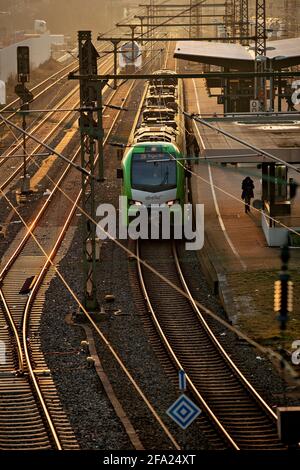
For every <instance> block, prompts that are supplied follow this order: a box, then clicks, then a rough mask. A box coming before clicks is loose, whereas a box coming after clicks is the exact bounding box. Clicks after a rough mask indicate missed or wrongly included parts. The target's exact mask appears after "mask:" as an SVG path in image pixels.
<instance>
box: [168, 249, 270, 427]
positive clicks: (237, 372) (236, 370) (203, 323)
mask: <svg viewBox="0 0 300 470" xmlns="http://www.w3.org/2000/svg"><path fill="white" fill-rule="evenodd" d="M172 250H173V256H174V260H175V264H176V268H177V273H178V275H179V278H180V281H181V284H182V286H183V288H184V291H185V293H186V294H187V296H188V300H189V302H190V304H191V305H192V307H193V310H194V312H195V313H196V315H197V317H198V319H199V321H200V323H201V326H202V327H203V328H204V329H205V331H206V332H207V334H208V336H209V337H210V339H211V340H212V341H213V343H214V344H215V346H216V348H217V349H218V350H219V351H220V353H221V355H222V357H223V358H224V359H225V361H226V362H227V363H228V365H229V366H230V368H231V369H232V371H233V372H234V374H235V375H237V376H238V378H239V379H240V380H241V382H242V383H243V384H244V386H245V387H246V389H247V390H249V391H250V392H251V395H252V396H253V397H254V398H255V400H256V401H257V402H258V403H259V405H261V406H262V408H263V409H264V411H266V413H267V414H269V416H270V417H271V418H273V419H274V420H275V421H277V419H278V418H277V415H276V413H274V411H273V410H272V409H271V408H270V407H269V405H268V404H267V403H266V402H265V400H264V399H263V398H262V397H261V396H260V395H259V393H258V392H257V391H256V390H255V388H254V387H253V386H252V385H251V383H250V382H249V381H248V380H247V379H246V377H245V376H244V374H243V373H242V372H241V371H240V369H239V368H238V367H237V366H236V365H235V363H234V362H233V360H232V359H231V358H230V357H229V355H228V354H227V352H226V351H225V349H224V348H223V346H222V345H221V344H220V342H219V341H218V340H217V338H216V336H215V334H214V333H213V331H212V329H211V328H210V327H209V325H208V323H207V322H206V321H205V319H204V317H203V315H202V313H201V312H200V309H199V303H198V305H197V303H196V302H195V299H194V297H193V296H192V294H191V291H190V290H189V288H188V285H187V282H186V280H185V278H184V275H183V273H182V269H181V266H180V262H179V259H178V253H177V249H176V246H175V243H174V242H173V244H172Z"/></svg>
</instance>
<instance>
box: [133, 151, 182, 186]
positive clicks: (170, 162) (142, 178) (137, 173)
mask: <svg viewBox="0 0 300 470" xmlns="http://www.w3.org/2000/svg"><path fill="white" fill-rule="evenodd" d="M131 185H132V189H139V190H140V191H149V192H159V191H165V190H167V189H173V188H176V160H175V155H170V154H168V153H136V154H133V156H132V170H131Z"/></svg>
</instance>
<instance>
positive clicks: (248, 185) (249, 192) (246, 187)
mask: <svg viewBox="0 0 300 470" xmlns="http://www.w3.org/2000/svg"><path fill="white" fill-rule="evenodd" d="M253 189H254V183H253V180H252V179H251V178H250V177H249V176H247V177H246V178H245V179H244V180H243V182H242V190H243V192H242V199H245V198H246V197H248V198H252V197H254V192H253Z"/></svg>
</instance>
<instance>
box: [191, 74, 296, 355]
mask: <svg viewBox="0 0 300 470" xmlns="http://www.w3.org/2000/svg"><path fill="white" fill-rule="evenodd" d="M185 96H186V110H187V111H188V112H191V113H203V114H205V113H210V114H211V113H212V112H217V113H218V112H220V113H221V112H222V106H221V105H218V104H217V101H216V98H209V96H208V94H207V90H206V88H205V84H204V80H200V79H199V80H190V81H188V80H186V81H185ZM200 108H201V109H200ZM197 126H198V124H197ZM199 127H203V126H201V125H199ZM216 135H217V133H216ZM195 136H196V137H197V141H199V138H200V137H202V138H203V133H202V128H200V129H199V134H198V136H197V132H195ZM204 138H206V139H208V134H207V135H206V137H204ZM199 143H200V142H199ZM223 144H224V145H225V144H227V145H228V148H230V146H231V145H232V144H231V143H230V142H229V141H227V138H226V139H223ZM223 144H222V145H223ZM210 146H211V147H213V143H212V142H210ZM192 170H193V176H192V178H191V189H192V197H193V203H194V204H196V203H198V204H204V212H205V244H204V248H203V250H201V252H199V259H200V262H201V264H202V267H203V268H204V270H205V271H206V273H207V276H208V278H209V279H210V280H211V281H212V283H213V284H214V286H215V287H216V286H217V289H218V290H219V294H220V297H221V299H222V301H223V304H224V307H225V309H226V311H227V314H228V316H229V318H230V319H231V320H232V322H233V323H235V324H237V325H238V326H240V327H241V329H243V330H244V331H246V332H247V333H248V334H250V335H251V336H252V337H254V338H255V339H257V340H260V339H261V341H262V342H268V341H270V343H273V341H277V340H278V335H279V331H278V322H277V321H276V315H275V314H274V312H273V296H274V294H273V292H274V281H275V280H276V279H277V277H278V271H279V270H280V269H281V260H280V248H278V247H276V248H274V247H269V246H268V244H267V241H266V238H265V235H264V233H263V230H262V223H261V213H260V211H258V210H255V209H254V208H251V212H250V214H245V210H244V203H243V201H242V199H241V192H242V190H241V183H242V180H243V179H244V178H245V177H246V176H250V177H251V178H252V179H253V181H254V185H255V190H254V194H255V199H260V198H261V170H259V169H257V165H256V164H255V165H253V164H251V163H250V164H242V165H240V166H233V165H231V164H227V165H226V166H225V165H222V164H221V163H216V162H207V161H205V160H204V159H201V157H200V159H199V163H198V164H193V165H192ZM292 173H293V174H292ZM290 176H293V177H294V178H295V180H297V181H298V183H299V184H300V179H299V175H298V174H297V173H296V172H291V174H290ZM292 214H293V217H295V218H296V219H297V220H294V223H298V220H299V226H300V195H299V194H297V197H296V199H295V201H294V202H293V208H292ZM298 218H299V219H298ZM287 222H288V221H287V220H285V223H287ZM290 253H291V258H290V262H289V268H290V271H291V275H292V280H293V281H294V284H295V285H294V293H295V296H294V306H295V311H294V313H293V314H292V315H291V321H290V323H289V326H288V331H289V334H290V338H294V339H297V334H296V332H297V331H298V335H299V331H300V307H299V305H300V269H299V266H300V249H291V250H290ZM290 328H291V329H292V331H291V332H290ZM285 347H286V348H287V349H290V347H291V341H290V340H288V341H287V342H286V344H285Z"/></svg>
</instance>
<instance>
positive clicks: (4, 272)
mask: <svg viewBox="0 0 300 470" xmlns="http://www.w3.org/2000/svg"><path fill="white" fill-rule="evenodd" d="M133 85H134V83H132V85H131V87H130V89H129V90H128V93H127V95H129V93H130V91H131V88H132V86H133ZM117 92H118V90H115V91H114V92H113V93H112V94H111V96H110V98H109V102H110V101H112V99H113V98H114V96H115V94H116V93H117ZM120 112H121V110H118V111H117V113H116V116H115V118H114V119H113V122H112V124H111V126H110V129H109V131H108V133H107V135H106V137H105V139H104V144H105V143H107V140H108V138H109V136H110V133H111V132H112V129H113V127H114V126H115V123H116V121H117V119H118V116H119V114H120ZM79 154H80V147H79V148H78V149H77V150H76V152H75V154H74V155H73V157H72V160H71V161H75V160H76V158H77V157H78V156H79ZM70 169H71V165H70V164H69V165H67V167H66V168H65V170H64V172H63V174H62V175H61V176H60V178H59V180H58V181H57V182H56V183H55V188H54V190H53V191H52V193H51V194H50V195H49V197H48V198H47V200H46V201H45V203H44V205H43V206H42V208H41V209H40V211H39V213H38V215H37V216H36V218H35V220H34V221H33V223H32V224H31V225H30V229H29V230H28V231H27V232H26V234H25V236H24V237H23V239H22V240H21V242H20V243H19V246H18V247H17V249H16V250H15V251H14V253H13V254H12V256H11V257H10V259H9V260H8V262H7V264H6V266H5V267H4V269H3V270H2V272H1V275H0V276H1V279H2V284H3V282H4V278H5V276H6V275H7V274H8V272H9V270H10V269H11V268H12V266H13V265H14V263H15V262H16V261H17V259H18V256H19V255H20V253H21V252H22V251H23V249H24V247H25V246H26V244H27V242H28V240H29V238H30V236H31V234H32V232H33V231H34V230H35V229H36V228H37V225H38V222H39V221H40V219H41V217H42V216H43V215H44V214H45V212H46V210H47V209H48V207H49V204H50V203H51V202H52V200H53V196H54V194H55V193H56V192H57V191H59V189H60V185H61V183H62V181H63V180H64V179H65V177H66V175H67V174H68V173H69V170H70ZM80 197H81V190H80V191H79V193H78V195H77V197H76V200H75V202H74V204H73V206H72V209H71V211H70V213H69V215H68V218H67V221H66V222H65V224H64V227H63V229H62V230H61V232H60V234H59V237H58V239H57V240H56V243H55V246H54V248H53V249H52V250H51V253H50V255H49V257H48V258H47V261H46V263H45V264H44V266H43V268H42V270H41V271H40V273H39V276H38V278H37V280H36V283H35V284H34V287H33V290H32V291H31V294H30V296H29V297H28V300H27V302H26V305H25V309H24V316H23V320H22V342H21V341H20V337H19V333H18V331H17V328H16V326H15V323H14V320H13V316H12V314H11V312H10V309H9V307H8V304H7V302H6V299H5V296H4V294H3V290H2V285H1V289H0V293H1V299H2V302H3V305H4V308H5V310H6V314H7V316H8V317H9V319H10V326H11V328H12V329H13V332H14V335H15V336H14V337H15V340H16V342H17V345H18V356H19V357H20V356H21V357H20V363H19V369H20V370H22V372H24V371H25V364H26V368H27V370H28V372H29V375H30V379H31V382H32V384H33V387H34V390H35V392H36V395H37V397H38V400H39V403H40V405H41V408H42V410H43V413H44V417H45V418H46V422H47V424H48V426H49V430H50V432H51V436H52V438H53V441H54V442H55V446H56V448H57V450H61V449H62V446H61V443H60V440H59V437H58V434H57V432H56V430H55V426H54V424H53V422H52V419H51V416H50V414H49V411H48V408H47V405H46V402H45V400H44V398H43V394H42V391H41V389H40V386H39V383H38V380H37V377H36V374H35V371H34V367H33V365H32V360H31V357H30V350H29V344H28V327H29V319H30V307H31V305H32V302H33V300H34V299H35V297H36V295H37V293H38V290H39V288H40V287H41V285H42V281H43V279H44V276H45V274H46V272H47V270H48V268H49V266H50V263H51V260H52V259H53V258H54V256H55V255H56V253H57V250H58V248H59V246H60V244H61V242H62V240H63V238H64V235H65V231H66V229H67V227H68V225H69V224H70V222H71V220H72V217H73V216H74V213H75V210H76V209H77V207H78V202H79V199H80ZM23 350H24V356H25V364H24V359H23Z"/></svg>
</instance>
